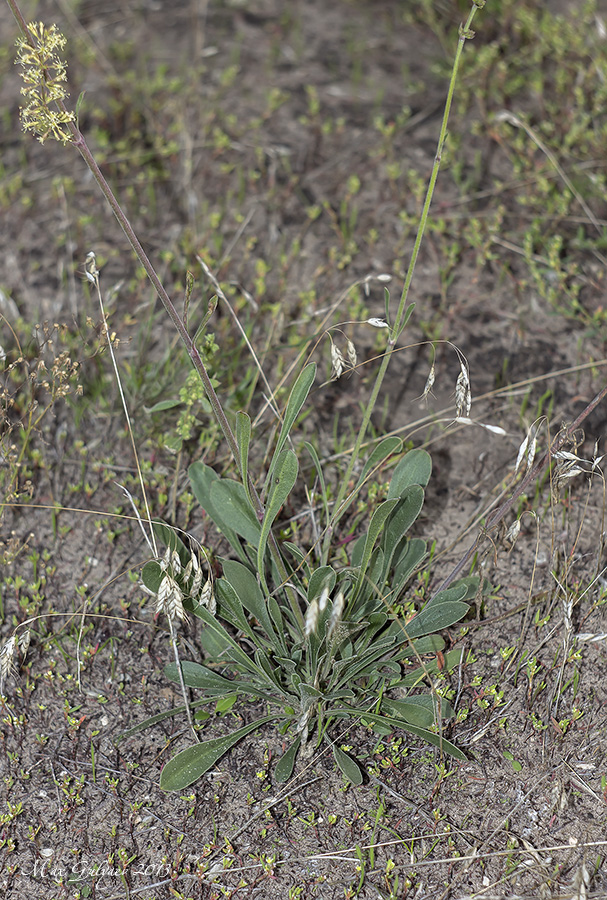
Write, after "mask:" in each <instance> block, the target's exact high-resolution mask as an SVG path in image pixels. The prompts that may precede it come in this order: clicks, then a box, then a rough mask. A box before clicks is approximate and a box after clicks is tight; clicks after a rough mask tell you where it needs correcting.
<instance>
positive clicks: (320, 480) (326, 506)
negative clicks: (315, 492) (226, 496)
mask: <svg viewBox="0 0 607 900" xmlns="http://www.w3.org/2000/svg"><path fill="white" fill-rule="evenodd" d="M304 447H305V448H306V450H307V451H308V453H309V454H310V456H311V457H312V462H313V464H314V468H315V470H316V475H317V476H318V483H319V485H320V500H321V503H322V506H323V510H324V513H325V519H326V521H327V523H328V522H329V518H330V513H329V504H328V501H327V484H326V482H325V473H324V472H323V469H322V465H321V462H320V459H319V457H318V453H317V452H316V448H315V447H313V446H312V444H310V443H309V441H304Z"/></svg>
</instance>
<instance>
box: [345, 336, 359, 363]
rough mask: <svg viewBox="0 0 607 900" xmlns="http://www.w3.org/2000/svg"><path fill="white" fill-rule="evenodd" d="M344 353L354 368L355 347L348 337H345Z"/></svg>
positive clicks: (355, 360)
mask: <svg viewBox="0 0 607 900" xmlns="http://www.w3.org/2000/svg"><path fill="white" fill-rule="evenodd" d="M346 354H347V357H348V362H349V363H350V365H351V366H352V368H353V369H355V368H356V363H357V362H358V357H357V355H356V347H355V346H354V344H353V343H352V341H351V340H350V339H349V338H348V339H347V343H346Z"/></svg>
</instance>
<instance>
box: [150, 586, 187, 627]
mask: <svg viewBox="0 0 607 900" xmlns="http://www.w3.org/2000/svg"><path fill="white" fill-rule="evenodd" d="M160 613H164V615H165V616H166V617H167V619H169V620H170V621H171V622H173V621H174V620H175V619H185V610H184V608H183V594H182V592H181V588H180V587H179V585H178V584H177V582H176V581H175V579H174V578H172V577H171V576H170V575H165V576H164V578H163V579H162V581H161V582H160V586H159V588H158V594H157V598H156V615H159V614H160Z"/></svg>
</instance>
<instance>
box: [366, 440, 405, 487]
mask: <svg viewBox="0 0 607 900" xmlns="http://www.w3.org/2000/svg"><path fill="white" fill-rule="evenodd" d="M402 448H403V442H402V440H401V439H400V438H399V437H387V438H384V439H383V441H380V442H379V444H378V445H377V446H376V447H375V448H374V449H373V451H372V452H371V453H370V454H369V456H368V458H367V460H366V462H365V464H364V466H363V470H362V472H361V473H360V478H359V479H358V482H357V485H356V488H359V487H360V486H361V485H362V484H364V481H365V479H366V477H367V475H368V474H369V472H372V471H373V470H374V469H375V468H377V467H378V466H381V464H382V463H383V462H384V461H385V460H386V459H388V457H389V456H393V455H394V454H395V453H400V452H401V450H402Z"/></svg>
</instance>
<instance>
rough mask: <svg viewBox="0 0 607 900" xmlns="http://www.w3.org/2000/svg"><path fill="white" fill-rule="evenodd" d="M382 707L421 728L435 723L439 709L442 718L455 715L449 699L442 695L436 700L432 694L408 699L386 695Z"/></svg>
mask: <svg viewBox="0 0 607 900" xmlns="http://www.w3.org/2000/svg"><path fill="white" fill-rule="evenodd" d="M381 709H382V712H387V713H388V715H390V716H398V717H400V718H401V719H406V720H407V722H410V723H411V725H418V726H419V727H420V728H429V727H430V726H431V725H433V724H434V722H435V721H436V719H437V717H438V712H439V710H440V717H441V719H450V718H451V716H452V715H453V707H452V706H451V704H450V703H449V702H448V700H445V699H444V698H442V697H441V698H437V699H436V700H434V698H433V697H432V696H431V695H430V694H424V695H420V696H418V697H407V699H406V700H392V699H389V698H386V697H384V699H383V700H382V704H381Z"/></svg>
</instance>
